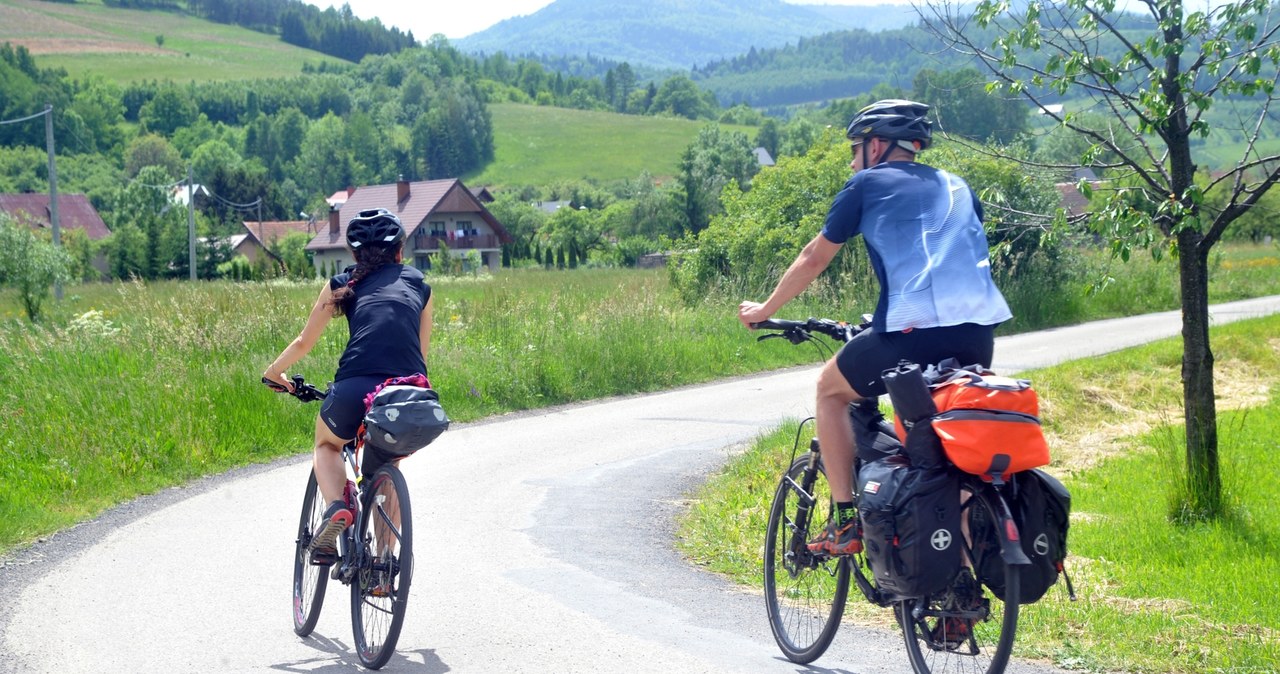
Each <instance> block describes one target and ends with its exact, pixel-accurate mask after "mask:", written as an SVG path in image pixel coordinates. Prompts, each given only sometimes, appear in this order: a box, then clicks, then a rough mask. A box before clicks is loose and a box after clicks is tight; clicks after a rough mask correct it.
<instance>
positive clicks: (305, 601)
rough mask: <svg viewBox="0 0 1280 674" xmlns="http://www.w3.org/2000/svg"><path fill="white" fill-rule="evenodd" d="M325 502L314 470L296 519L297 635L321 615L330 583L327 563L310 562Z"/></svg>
mask: <svg viewBox="0 0 1280 674" xmlns="http://www.w3.org/2000/svg"><path fill="white" fill-rule="evenodd" d="M324 509H325V502H324V499H323V498H320V491H319V489H318V488H317V486H316V473H315V471H314V470H313V471H311V476H310V477H308V478H307V490H306V491H305V492H303V495H302V517H301V518H300V519H299V520H298V537H297V538H296V539H295V542H294V551H293V631H294V632H295V633H297V635H298V636H300V637H305V636H307V635H308V634H311V630H313V629H315V628H316V621H317V620H319V619H320V607H321V606H322V605H323V604H324V591H325V588H327V587H328V586H329V574H328V573H327V571H328V570H329V568H328V567H326V566H313V565H312V564H311V552H310V551H309V550H308V549H307V548H308V547H309V546H310V545H311V537H312V536H313V535H314V534H315V532H316V530H317V529H319V528H320V524H321V522H322V521H323V520H324Z"/></svg>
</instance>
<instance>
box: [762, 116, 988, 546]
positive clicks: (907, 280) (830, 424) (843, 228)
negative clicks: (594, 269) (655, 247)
mask: <svg viewBox="0 0 1280 674" xmlns="http://www.w3.org/2000/svg"><path fill="white" fill-rule="evenodd" d="M928 111H929V106H927V105H924V104H923V103H915V102H912V101H904V100H893V99H891V100H882V101H878V102H876V103H873V104H871V105H868V106H867V107H865V108H863V109H862V110H860V111H858V114H857V115H855V116H854V118H853V120H852V121H851V122H850V123H849V127H848V130H847V131H846V134H845V135H846V136H847V137H848V139H849V141H850V142H851V143H852V145H851V150H852V153H853V160H852V162H851V163H850V168H852V169H853V171H854V175H853V177H852V178H850V179H849V182H847V183H845V186H844V188H842V189H841V190H840V192H839V193H838V194H837V195H836V197H835V200H834V201H833V203H832V204H831V208H830V210H829V211H828V212H827V218H826V223H825V224H824V225H823V228H822V231H821V232H820V233H819V234H818V235H817V236H815V237H814V238H813V240H811V241H810V242H809V243H808V244H807V245H806V246H805V247H804V249H803V250H802V251H801V252H800V254H799V255H798V256H797V257H796V259H795V261H794V262H792V264H791V266H790V267H789V268H788V269H787V271H786V273H784V274H783V276H782V278H781V280H779V281H778V285H777V287H776V288H775V289H774V291H773V293H772V294H771V295H769V298H768V299H767V300H765V302H764V303H757V302H751V301H746V302H742V304H740V305H739V307H738V319H739V320H740V321H742V323H743V324H744V325H746V326H747V327H751V325H752V324H753V323H759V322H761V321H764V320H766V319H768V318H769V317H770V316H772V315H773V314H774V313H775V312H777V311H778V309H780V308H782V306H783V305H784V304H786V303H787V302H788V301H790V300H791V299H792V298H794V297H795V296H796V295H799V294H800V293H801V292H802V291H803V290H804V289H805V288H806V287H808V285H809V284H810V283H811V282H812V281H813V280H814V279H815V278H817V277H818V275H819V274H821V273H822V271H823V270H825V269H826V268H827V266H828V265H829V264H830V263H831V260H832V259H833V258H834V257H835V255H836V253H837V252H839V251H840V248H841V247H842V246H843V245H844V243H845V242H846V241H848V240H849V239H850V238H851V237H853V236H856V235H858V234H861V235H862V238H863V242H864V243H865V245H866V248H867V254H868V256H869V257H870V259H871V265H872V267H873V268H874V269H875V273H876V278H877V279H878V280H879V283H880V298H879V301H878V302H877V304H876V309H875V314H874V316H873V318H872V321H871V329H870V330H866V331H864V332H862V333H861V334H859V335H858V336H857V337H855V338H854V339H853V341H851V342H849V343H848V344H846V345H845V346H844V347H843V348H841V349H840V351H839V352H838V353H837V354H836V355H835V356H834V357H833V358H831V360H829V361H828V362H827V363H826V365H825V366H823V368H822V371H821V373H820V374H819V375H818V383H817V403H816V410H815V415H814V416H815V417H816V418H817V434H818V443H819V445H820V447H821V451H822V461H823V463H824V465H825V466H826V469H827V471H826V472H827V480H828V482H829V483H830V486H831V496H832V498H833V499H834V500H835V501H836V517H835V520H834V521H833V522H832V523H831V524H830V525H829V526H828V530H827V532H826V533H825V535H824V536H822V537H820V538H818V539H816V540H814V541H813V542H811V543H810V544H809V548H810V549H811V550H814V551H815V552H819V551H820V552H826V553H828V554H833V555H849V554H855V553H857V552H859V551H861V550H862V540H861V534H860V532H859V531H858V527H857V520H858V517H857V512H856V510H855V509H854V506H853V461H854V458H855V455H856V449H855V447H854V436H853V426H852V423H851V422H850V420H849V414H848V406H849V404H850V403H857V402H859V401H862V400H864V399H866V398H870V397H873V396H878V395H882V394H884V393H885V388H884V382H883V381H882V380H881V378H880V373H881V372H883V371H884V370H886V369H888V368H891V367H894V366H895V365H897V364H898V361H900V360H903V359H906V360H910V361H913V362H917V363H937V362H938V361H941V360H943V359H944V358H947V357H954V358H956V359H958V360H959V361H960V362H962V363H981V364H982V365H984V366H987V367H990V365H991V357H992V352H993V350H994V346H995V338H994V334H993V333H994V330H995V326H996V325H998V324H1000V323H1002V322H1004V321H1006V320H1008V319H1009V318H1011V317H1012V314H1011V313H1010V311H1009V306H1008V304H1007V303H1006V302H1005V300H1004V297H1003V296H1002V295H1001V294H1000V291H999V290H998V289H997V288H996V286H995V283H994V282H993V280H992V278H991V263H990V259H989V249H988V247H987V238H986V232H985V231H984V230H983V227H982V204H981V203H980V202H979V201H978V199H977V197H976V196H975V195H974V194H973V191H972V190H971V189H969V186H968V185H967V184H966V183H965V182H964V181H963V180H961V179H960V178H958V177H956V176H954V175H952V174H950V173H947V172H946V171H942V170H940V169H936V168H932V167H929V166H926V165H924V164H921V163H919V162H917V161H916V154H917V153H918V152H920V151H922V150H924V149H925V148H927V147H928V146H929V142H930V140H931V138H932V124H931V123H930V122H929V121H928V120H927V119H926V118H925V115H926V113H928Z"/></svg>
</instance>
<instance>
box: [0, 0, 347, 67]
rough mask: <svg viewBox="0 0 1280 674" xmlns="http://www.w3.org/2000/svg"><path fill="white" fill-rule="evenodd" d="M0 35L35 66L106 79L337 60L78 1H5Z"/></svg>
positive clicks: (235, 31)
mask: <svg viewBox="0 0 1280 674" xmlns="http://www.w3.org/2000/svg"><path fill="white" fill-rule="evenodd" d="M157 37H160V38H162V40H158V39H157ZM0 42H9V43H12V44H14V45H22V46H24V47H26V48H27V49H28V50H29V51H30V52H31V53H32V54H33V55H34V56H35V57H36V59H37V62H38V63H39V64H40V66H41V67H44V68H66V69H67V72H69V73H71V74H72V75H73V76H74V77H77V78H80V79H87V78H90V77H93V76H101V77H103V78H104V79H106V80H108V81H113V82H131V81H136V80H161V81H163V80H173V81H175V82H186V81H197V82H201V81H210V80H241V79H256V78H275V77H291V76H294V75H299V74H301V73H302V65H303V64H304V63H310V64H311V65H313V66H314V65H319V64H320V63H321V62H329V63H334V64H337V63H341V62H342V61H340V60H339V59H336V58H333V57H330V56H326V55H324V54H321V53H319V52H315V51H311V50H309V49H302V48H300V47H295V46H293V45H291V44H288V43H285V42H282V41H281V40H280V39H279V38H278V37H276V36H274V35H266V34H263V33H257V32H254V31H251V30H248V29H245V28H240V27H238V26H230V25H224V24H220V23H214V22H212V21H205V20H203V19H198V18H195V17H190V16H183V15H179V14H174V13H169V12H155V11H141V10H133V9H121V8H113V7H105V6H103V5H101V4H90V3H85V2H77V3H74V4H70V3H59V2H41V1H39V0H6V1H5V2H3V3H0ZM161 42H163V44H160V43H161Z"/></svg>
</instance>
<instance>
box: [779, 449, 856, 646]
mask: <svg viewBox="0 0 1280 674" xmlns="http://www.w3.org/2000/svg"><path fill="white" fill-rule="evenodd" d="M814 458H815V459H816V457H814ZM809 461H810V457H809V456H807V455H806V456H802V457H800V458H799V459H797V460H796V461H795V462H794V463H792V464H791V468H790V469H788V470H787V474H786V475H784V476H783V478H782V481H781V483H779V485H778V490H777V492H776V493H775V494H774V497H773V506H772V508H771V509H770V511H769V528H768V534H767V536H766V538H765V542H764V599H765V605H766V606H767V608H768V611H769V627H770V628H771V629H772V630H773V637H774V639H775V640H776V641H777V642H778V647H779V648H781V649H782V652H783V654H785V655H786V656H787V659H788V660H791V661H792V662H796V663H800V664H807V663H809V662H813V661H814V660H816V659H817V658H818V657H819V656H821V655H822V654H823V653H824V652H826V650H827V647H828V646H830V645H831V640H832V639H834V638H835V635H836V630H837V629H838V628H839V627H840V618H841V617H842V616H843V615H844V603H845V600H846V599H847V598H848V596H849V562H848V559H847V558H839V557H829V556H827V555H815V554H813V553H810V552H809V548H808V547H807V543H808V542H809V541H810V540H812V539H813V538H815V537H817V536H818V535H819V534H820V533H822V532H823V531H825V529H826V526H827V522H828V520H830V518H831V514H832V510H833V509H834V504H833V503H832V501H831V488H830V486H828V484H827V476H826V473H825V472H824V470H823V467H822V461H821V460H815V461H814V465H813V467H812V468H811V467H810V466H809Z"/></svg>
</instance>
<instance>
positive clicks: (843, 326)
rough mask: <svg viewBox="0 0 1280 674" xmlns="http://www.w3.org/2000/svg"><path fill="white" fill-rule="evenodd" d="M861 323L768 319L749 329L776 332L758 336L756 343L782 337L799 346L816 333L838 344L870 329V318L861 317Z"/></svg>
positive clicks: (819, 319)
mask: <svg viewBox="0 0 1280 674" xmlns="http://www.w3.org/2000/svg"><path fill="white" fill-rule="evenodd" d="M862 318H863V322H862V323H860V324H858V325H852V324H849V323H845V322H844V321H836V320H832V319H830V318H813V317H810V318H808V319H807V320H803V321H788V320H785V319H781V318H770V319H769V320H766V321H760V322H759V323H752V324H751V327H752V328H755V329H757V330H777V331H778V332H776V333H772V334H768V335H760V336H759V337H757V338H756V340H757V341H764V340H766V339H770V338H774V337H783V338H785V339H786V340H787V341H789V342H791V343H792V344H800V343H802V342H807V341H809V340H810V339H813V333H815V332H817V333H820V334H823V335H826V336H828V337H830V338H831V339H834V340H836V341H838V342H848V341H850V340H852V339H853V338H854V336H856V335H857V334H858V333H860V332H862V331H863V330H866V329H867V328H869V327H871V321H870V318H869V317H867V316H863V317H862Z"/></svg>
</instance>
